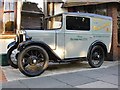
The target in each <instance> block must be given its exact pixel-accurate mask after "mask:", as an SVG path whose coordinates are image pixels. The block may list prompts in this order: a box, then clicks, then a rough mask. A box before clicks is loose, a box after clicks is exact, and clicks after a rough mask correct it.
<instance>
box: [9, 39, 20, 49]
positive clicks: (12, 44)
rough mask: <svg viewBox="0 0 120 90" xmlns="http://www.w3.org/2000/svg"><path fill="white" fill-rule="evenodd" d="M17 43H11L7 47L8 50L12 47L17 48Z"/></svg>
mask: <svg viewBox="0 0 120 90" xmlns="http://www.w3.org/2000/svg"><path fill="white" fill-rule="evenodd" d="M17 45H18V44H17V42H16V41H13V42H11V43H10V44H8V46H7V49H8V48H10V47H13V46H16V47H17Z"/></svg>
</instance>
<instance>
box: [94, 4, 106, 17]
mask: <svg viewBox="0 0 120 90" xmlns="http://www.w3.org/2000/svg"><path fill="white" fill-rule="evenodd" d="M95 12H96V13H97V14H100V15H106V16H107V5H106V4H103V5H96V11H95Z"/></svg>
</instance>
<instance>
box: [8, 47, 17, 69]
mask: <svg viewBox="0 0 120 90" xmlns="http://www.w3.org/2000/svg"><path fill="white" fill-rule="evenodd" d="M17 56H18V51H17V49H16V47H15V46H13V47H11V48H10V49H9V50H8V52H7V57H8V62H9V64H10V65H11V66H12V67H14V68H18V64H17Z"/></svg>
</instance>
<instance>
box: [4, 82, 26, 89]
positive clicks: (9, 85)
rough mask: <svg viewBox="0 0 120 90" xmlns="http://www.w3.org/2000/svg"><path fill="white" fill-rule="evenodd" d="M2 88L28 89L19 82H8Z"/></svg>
mask: <svg viewBox="0 0 120 90" xmlns="http://www.w3.org/2000/svg"><path fill="white" fill-rule="evenodd" d="M2 88H28V87H26V86H25V85H24V84H22V83H20V82H19V81H13V82H7V83H3V84H2Z"/></svg>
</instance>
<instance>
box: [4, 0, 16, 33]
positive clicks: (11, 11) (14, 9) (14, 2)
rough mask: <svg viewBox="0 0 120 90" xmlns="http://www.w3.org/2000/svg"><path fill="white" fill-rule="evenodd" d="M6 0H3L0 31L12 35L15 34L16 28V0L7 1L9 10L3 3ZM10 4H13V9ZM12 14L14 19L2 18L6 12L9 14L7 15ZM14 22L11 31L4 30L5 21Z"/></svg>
mask: <svg viewBox="0 0 120 90" xmlns="http://www.w3.org/2000/svg"><path fill="white" fill-rule="evenodd" d="M6 2H7V1H6V0H5V1H3V26H2V27H3V31H2V34H4V35H7V34H8V35H9V34H10V35H12V34H13V35H14V34H16V28H17V1H15V0H14V1H11V2H10V1H8V2H7V3H8V4H9V10H5V6H6V5H5V4H6ZM10 5H12V6H14V8H13V10H11V6H10ZM12 13H13V14H14V19H13V20H10V19H11V18H9V19H8V20H6V19H4V18H5V14H8V15H9V17H10V14H12ZM10 21H11V22H12V21H13V22H14V29H13V30H11V31H6V30H5V27H6V26H5V25H6V23H7V22H10Z"/></svg>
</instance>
